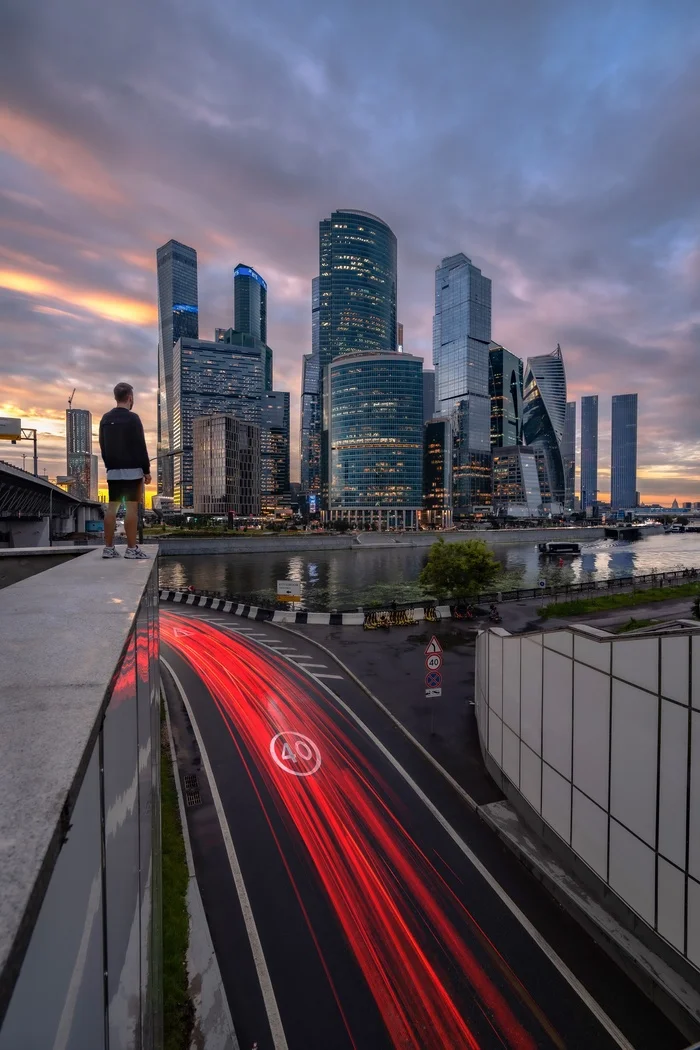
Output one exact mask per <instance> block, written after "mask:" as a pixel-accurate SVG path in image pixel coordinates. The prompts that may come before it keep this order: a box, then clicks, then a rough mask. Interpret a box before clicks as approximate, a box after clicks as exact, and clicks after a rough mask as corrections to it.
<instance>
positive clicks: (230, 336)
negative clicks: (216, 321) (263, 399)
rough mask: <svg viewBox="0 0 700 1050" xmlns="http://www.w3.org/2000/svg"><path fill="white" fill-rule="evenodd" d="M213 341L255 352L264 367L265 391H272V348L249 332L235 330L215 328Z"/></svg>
mask: <svg viewBox="0 0 700 1050" xmlns="http://www.w3.org/2000/svg"><path fill="white" fill-rule="evenodd" d="M214 339H215V340H216V342H217V343H226V344H227V345H228V346H247V347H249V348H250V349H251V350H257V352H258V353H259V354H260V355H261V360H262V361H263V367H264V382H265V389H266V390H272V368H273V356H274V355H273V353H272V348H271V347H269V346H268V345H267V343H264V342H263V341H262V339H258V337H257V336H255V335H250V333H249V332H238V331H236V329H235V328H215V329H214Z"/></svg>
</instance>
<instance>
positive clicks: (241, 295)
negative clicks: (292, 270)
mask: <svg viewBox="0 0 700 1050" xmlns="http://www.w3.org/2000/svg"><path fill="white" fill-rule="evenodd" d="M233 327H234V328H235V330H236V331H237V332H247V334H248V335H254V336H255V338H256V339H259V340H260V341H261V342H262V343H266V342H267V284H266V283H265V281H264V280H263V279H262V277H261V276H260V274H259V273H258V272H257V271H256V270H254V269H253V268H252V266H245V265H244V264H243V263H239V264H238V266H237V267H236V269H235V270H234V271H233Z"/></svg>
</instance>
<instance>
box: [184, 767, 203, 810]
mask: <svg viewBox="0 0 700 1050" xmlns="http://www.w3.org/2000/svg"><path fill="white" fill-rule="evenodd" d="M183 780H184V782H185V805H186V806H199V805H200V803H201V801H202V796H201V795H200V793H199V784H198V782H197V777H196V776H195V775H194V773H188V774H187V775H186V776H185V777H183Z"/></svg>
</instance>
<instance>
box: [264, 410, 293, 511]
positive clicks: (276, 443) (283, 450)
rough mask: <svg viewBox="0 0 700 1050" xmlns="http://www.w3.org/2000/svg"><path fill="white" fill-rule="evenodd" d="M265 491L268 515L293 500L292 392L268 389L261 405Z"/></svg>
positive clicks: (265, 507)
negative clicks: (290, 469)
mask: <svg viewBox="0 0 700 1050" xmlns="http://www.w3.org/2000/svg"><path fill="white" fill-rule="evenodd" d="M260 455H261V479H262V480H261V493H262V510H263V513H264V514H273V513H274V512H275V511H276V510H277V509H279V508H280V507H285V506H286V507H288V506H289V504H290V502H291V494H290V488H289V394H288V393H287V392H286V391H281V390H268V391H266V392H265V393H264V394H263V397H262V402H261V407H260Z"/></svg>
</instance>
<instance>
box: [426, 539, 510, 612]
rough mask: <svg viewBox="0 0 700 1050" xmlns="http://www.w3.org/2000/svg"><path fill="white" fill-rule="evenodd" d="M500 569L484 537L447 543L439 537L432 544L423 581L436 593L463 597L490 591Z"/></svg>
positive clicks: (459, 598)
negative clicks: (482, 538)
mask: <svg viewBox="0 0 700 1050" xmlns="http://www.w3.org/2000/svg"><path fill="white" fill-rule="evenodd" d="M500 572H501V566H500V564H499V563H498V562H497V561H496V559H495V558H494V556H493V554H492V553H491V551H490V550H489V548H488V546H487V545H486V543H485V542H484V540H465V541H463V542H461V543H445V541H444V539H439V540H438V541H437V543H434V544H433V545H432V547H431V548H430V553H429V554H428V560H427V562H426V564H425V566H424V568H423V570H422V572H421V574H420V583H421V585H422V586H423V587H424V588H425V589H426V590H427V591H429V592H430V593H431V594H434V595H435V596H436V597H445V598H456V599H457V600H458V601H460V600H464V599H467V598H476V597H478V595H479V594H480V593H481V592H482V591H487V590H488V589H489V587H491V586H492V584H493V583H494V581H495V580H496V577H497V576H498V575H499V574H500Z"/></svg>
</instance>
